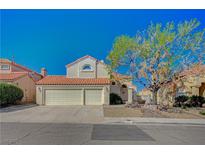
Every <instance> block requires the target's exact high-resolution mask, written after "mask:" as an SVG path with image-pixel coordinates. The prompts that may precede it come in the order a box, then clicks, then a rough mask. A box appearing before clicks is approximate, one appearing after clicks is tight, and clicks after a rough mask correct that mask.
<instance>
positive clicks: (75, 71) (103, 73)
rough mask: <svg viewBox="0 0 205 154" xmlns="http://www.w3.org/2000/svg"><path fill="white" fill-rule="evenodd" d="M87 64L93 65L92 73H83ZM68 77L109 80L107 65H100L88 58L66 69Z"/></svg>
mask: <svg viewBox="0 0 205 154" xmlns="http://www.w3.org/2000/svg"><path fill="white" fill-rule="evenodd" d="M86 64H89V65H91V67H92V71H82V67H83V66H84V65H86ZM66 70H67V77H70V78H109V77H110V76H109V74H108V71H107V68H106V65H104V64H102V63H98V62H97V61H96V60H94V59H91V58H86V59H84V60H82V61H79V62H78V63H75V64H73V65H71V66H69V67H67V68H66Z"/></svg>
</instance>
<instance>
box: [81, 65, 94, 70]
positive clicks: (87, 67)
mask: <svg viewBox="0 0 205 154" xmlns="http://www.w3.org/2000/svg"><path fill="white" fill-rule="evenodd" d="M82 70H83V71H92V67H91V66H90V65H89V64H86V65H84V66H83V67H82Z"/></svg>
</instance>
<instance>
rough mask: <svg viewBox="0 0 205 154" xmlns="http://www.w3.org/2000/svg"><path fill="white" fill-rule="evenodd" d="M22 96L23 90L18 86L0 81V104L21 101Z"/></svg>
mask: <svg viewBox="0 0 205 154" xmlns="http://www.w3.org/2000/svg"><path fill="white" fill-rule="evenodd" d="M22 98H23V90H22V89H20V88H19V87H17V86H15V85H12V84H7V83H0V106H1V107H2V106H7V105H10V104H15V103H17V102H19V101H21V100H22Z"/></svg>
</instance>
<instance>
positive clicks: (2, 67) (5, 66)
mask: <svg viewBox="0 0 205 154" xmlns="http://www.w3.org/2000/svg"><path fill="white" fill-rule="evenodd" d="M9 69H10V66H9V65H1V70H9Z"/></svg>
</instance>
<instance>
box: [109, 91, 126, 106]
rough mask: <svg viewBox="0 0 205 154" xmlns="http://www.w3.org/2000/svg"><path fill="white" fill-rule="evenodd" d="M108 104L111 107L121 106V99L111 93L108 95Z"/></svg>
mask: <svg viewBox="0 0 205 154" xmlns="http://www.w3.org/2000/svg"><path fill="white" fill-rule="evenodd" d="M110 104H111V105H118V104H123V101H122V98H121V97H120V96H119V95H117V94H115V93H111V94H110Z"/></svg>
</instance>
